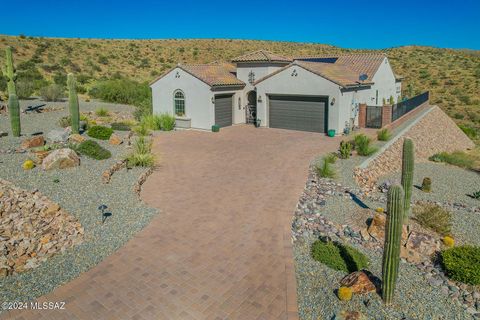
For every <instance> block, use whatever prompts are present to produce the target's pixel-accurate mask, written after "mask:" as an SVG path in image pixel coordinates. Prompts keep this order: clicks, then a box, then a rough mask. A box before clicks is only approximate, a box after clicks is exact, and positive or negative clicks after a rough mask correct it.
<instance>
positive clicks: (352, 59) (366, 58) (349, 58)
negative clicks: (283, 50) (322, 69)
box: [295, 52, 387, 81]
mask: <svg viewBox="0 0 480 320" xmlns="http://www.w3.org/2000/svg"><path fill="white" fill-rule="evenodd" d="M386 57H387V56H386V55H385V54H384V53H381V52H378V53H377V52H374V53H348V54H339V55H320V56H312V57H296V58H295V60H301V61H308V62H324V63H330V64H333V65H341V66H344V67H347V68H349V69H351V70H352V71H354V72H356V73H357V75H356V76H357V80H358V79H359V78H358V77H359V76H360V75H361V74H366V75H367V78H366V80H365V81H372V78H373V76H374V75H375V73H376V72H377V71H378V69H379V68H380V66H381V64H382V63H383V61H384V60H385V58H386Z"/></svg>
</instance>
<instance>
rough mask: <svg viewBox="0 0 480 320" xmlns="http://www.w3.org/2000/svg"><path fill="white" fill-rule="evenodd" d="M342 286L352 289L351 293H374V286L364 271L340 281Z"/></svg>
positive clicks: (351, 274) (356, 272)
mask: <svg viewBox="0 0 480 320" xmlns="http://www.w3.org/2000/svg"><path fill="white" fill-rule="evenodd" d="M340 284H341V285H342V286H345V287H348V288H350V289H352V292H353V293H358V294H364V293H369V292H375V291H376V287H375V284H373V282H372V281H371V280H370V277H369V275H367V274H366V273H365V272H364V271H355V272H352V273H350V274H349V275H347V276H345V277H344V278H343V279H342V280H340Z"/></svg>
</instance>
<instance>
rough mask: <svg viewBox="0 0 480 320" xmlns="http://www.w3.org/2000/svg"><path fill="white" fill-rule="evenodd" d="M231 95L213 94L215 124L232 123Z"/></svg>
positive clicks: (224, 124) (226, 124)
mask: <svg viewBox="0 0 480 320" xmlns="http://www.w3.org/2000/svg"><path fill="white" fill-rule="evenodd" d="M232 98H233V95H221V96H215V124H216V125H218V126H220V127H227V126H231V125H232V116H233V111H232V102H233V100H232Z"/></svg>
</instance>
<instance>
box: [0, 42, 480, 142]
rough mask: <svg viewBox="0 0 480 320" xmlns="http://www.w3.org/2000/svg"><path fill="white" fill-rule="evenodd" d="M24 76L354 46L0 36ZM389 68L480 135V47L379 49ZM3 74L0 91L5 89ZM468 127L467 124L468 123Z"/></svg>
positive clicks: (101, 72) (83, 81)
mask: <svg viewBox="0 0 480 320" xmlns="http://www.w3.org/2000/svg"><path fill="white" fill-rule="evenodd" d="M7 45H9V46H12V47H13V48H14V59H15V64H16V66H17V70H18V73H19V77H21V78H23V79H32V81H34V82H35V89H36V90H38V89H39V88H40V87H41V86H42V85H47V84H48V83H53V82H55V83H60V84H61V83H63V82H64V81H65V79H66V73H67V72H74V73H76V74H77V77H78V79H79V82H80V85H81V86H82V90H83V91H84V93H88V92H89V89H90V88H91V87H92V86H93V85H94V84H95V83H96V82H97V81H98V80H101V79H109V78H122V77H123V78H129V79H132V80H136V81H139V82H147V81H150V80H151V79H153V78H154V77H156V76H157V75H159V74H161V73H162V72H164V71H165V70H167V69H169V68H171V67H172V66H174V65H175V64H176V63H178V62H183V63H206V62H212V61H228V60H229V59H231V58H233V57H235V56H238V55H241V54H244V53H246V52H249V51H254V50H259V49H265V50H269V51H272V52H275V53H278V54H282V55H315V54H321V53H336V52H347V51H354V50H348V49H342V48H337V47H333V46H328V45H321V44H308V43H292V42H272V41H251V40H208V39H204V40H195V39H192V40H175V39H172V40H101V39H60V38H32V37H25V36H18V37H12V36H0V57H1V64H2V65H3V63H4V62H3V60H4V50H3V48H4V47H5V46H7ZM383 51H384V52H385V53H386V54H387V55H388V57H389V58H390V61H391V63H392V65H393V66H394V69H395V72H396V73H397V74H399V75H401V76H404V82H403V90H404V92H403V94H404V95H407V96H410V95H412V94H415V93H419V92H422V91H425V90H430V92H431V100H432V102H433V103H435V104H438V105H439V106H441V107H442V108H443V109H444V110H445V111H447V113H448V114H449V115H450V116H451V117H452V118H454V119H455V121H456V122H457V123H458V124H459V125H462V126H464V127H467V128H471V129H473V130H470V131H471V134H472V135H473V134H474V133H473V132H479V134H480V51H469V50H451V49H438V48H431V47H418V46H408V47H399V48H391V49H385V50H383ZM4 86H5V85H4V80H2V81H0V90H4ZM467 130H468V129H467Z"/></svg>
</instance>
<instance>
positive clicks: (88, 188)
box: [0, 101, 157, 301]
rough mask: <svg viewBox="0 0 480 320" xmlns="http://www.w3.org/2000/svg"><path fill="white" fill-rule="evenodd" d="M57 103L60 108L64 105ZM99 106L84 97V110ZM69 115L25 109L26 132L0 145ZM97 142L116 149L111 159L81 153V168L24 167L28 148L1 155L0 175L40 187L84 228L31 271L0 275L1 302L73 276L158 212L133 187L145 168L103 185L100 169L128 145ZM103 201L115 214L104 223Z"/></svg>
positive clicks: (4, 122)
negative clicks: (69, 245)
mask: <svg viewBox="0 0 480 320" xmlns="http://www.w3.org/2000/svg"><path fill="white" fill-rule="evenodd" d="M31 104H32V101H22V106H25V105H31ZM58 105H59V106H60V107H61V104H58ZM63 105H64V106H65V104H63ZM99 105H100V103H97V102H94V103H84V102H81V104H80V111H85V110H87V109H88V108H92V110H94V109H96V108H97V107H98V106H99ZM102 107H105V108H107V109H109V110H111V111H119V110H123V111H125V112H131V111H132V110H133V108H132V107H128V106H122V105H112V104H102ZM65 115H67V111H66V110H65V109H64V110H60V111H51V112H45V113H39V114H35V113H33V114H27V115H25V114H22V115H21V117H22V118H21V121H22V134H23V135H24V136H22V137H20V138H14V137H11V135H9V136H7V137H3V138H0V149H2V150H5V149H8V148H12V147H15V148H17V147H19V146H20V143H21V141H22V140H23V139H25V138H26V136H29V135H30V134H32V133H34V132H38V131H42V132H44V134H46V133H48V131H50V130H52V129H59V127H58V125H57V122H58V119H59V118H60V117H62V116H65ZM9 127H10V125H9V119H8V117H7V116H0V128H2V129H3V130H5V131H9ZM117 134H119V135H124V134H125V133H123V132H117ZM97 142H99V143H100V144H101V145H102V146H103V147H105V148H107V149H108V150H110V151H111V152H112V157H111V158H110V159H108V160H103V161H97V160H93V159H89V158H87V157H81V165H80V166H79V167H75V168H70V169H63V170H53V171H43V170H41V168H39V167H37V168H35V169H33V170H30V171H24V170H23V169H22V167H21V164H22V163H23V161H24V160H26V159H27V158H28V153H24V154H22V153H16V154H0V166H1V169H2V170H1V171H0V176H1V178H3V179H5V180H8V181H11V182H12V183H14V184H15V185H17V186H19V187H21V188H25V189H27V190H32V189H39V190H40V192H42V193H43V194H44V195H46V196H48V197H49V198H50V199H52V200H53V201H55V202H58V204H59V205H60V206H61V207H62V208H64V209H65V210H66V211H68V212H69V213H71V214H72V215H74V216H75V217H77V219H78V220H79V221H80V223H81V224H82V226H83V227H84V228H85V241H84V243H82V244H81V245H79V246H76V247H74V248H73V249H70V250H67V251H66V252H65V253H63V254H57V255H55V256H54V257H52V258H50V259H49V260H47V261H46V262H45V263H43V264H42V265H40V266H39V267H38V268H36V269H34V270H32V271H29V272H26V273H22V274H18V275H13V276H9V277H6V278H3V279H1V280H0V301H26V300H30V299H34V298H36V297H38V296H40V295H43V294H45V293H47V292H50V291H51V290H53V289H54V288H55V287H57V286H59V285H61V284H62V283H65V282H68V281H70V280H72V279H73V278H75V277H76V276H78V275H79V274H80V273H81V272H84V271H86V270H88V269H90V268H91V267H93V266H95V265H96V264H98V263H99V262H100V261H102V260H103V259H104V258H105V257H107V256H108V255H110V254H111V253H113V252H114V251H115V250H116V249H118V248H120V247H121V246H122V245H123V244H124V243H125V242H126V241H127V240H128V239H129V238H131V237H132V236H133V235H134V234H135V233H136V232H138V231H139V230H141V229H142V228H143V227H144V226H146V225H147V224H148V222H149V221H150V220H151V219H152V217H153V216H154V215H155V214H157V211H156V210H155V209H152V208H149V207H147V206H146V205H145V204H143V203H142V202H141V201H140V200H139V198H138V197H137V195H135V194H134V192H133V186H134V185H135V183H136V181H137V179H138V177H139V176H140V175H141V174H142V173H143V172H144V171H145V169H140V168H134V169H131V170H121V171H119V172H117V173H115V174H114V175H113V177H112V180H111V181H110V183H109V184H108V185H105V184H102V182H101V175H102V172H103V171H104V170H105V169H107V168H109V167H110V166H111V165H112V164H113V163H115V162H116V161H118V160H120V159H122V158H123V157H124V156H125V154H126V152H127V150H126V148H125V146H124V145H120V146H112V145H110V144H108V142H106V141H97ZM55 181H58V182H55ZM101 204H105V205H107V206H108V209H107V210H106V211H108V212H110V213H112V215H111V216H110V217H108V218H107V220H106V221H105V223H104V224H102V222H101V220H102V219H101V214H100V212H99V210H98V206H99V205H101Z"/></svg>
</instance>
